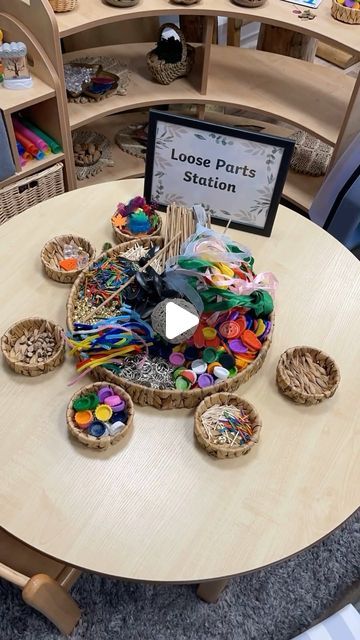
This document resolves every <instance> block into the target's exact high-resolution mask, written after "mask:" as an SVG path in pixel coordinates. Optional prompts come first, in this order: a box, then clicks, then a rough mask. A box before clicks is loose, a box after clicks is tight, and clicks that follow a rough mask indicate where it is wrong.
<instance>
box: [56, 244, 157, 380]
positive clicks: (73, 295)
mask: <svg viewBox="0 0 360 640" xmlns="http://www.w3.org/2000/svg"><path fill="white" fill-rule="evenodd" d="M137 244H140V245H143V246H144V247H150V244H155V245H157V246H159V247H163V246H164V238H162V237H161V236H153V237H152V238H151V239H150V238H149V237H147V238H143V239H140V240H130V241H129V242H124V243H123V244H118V245H116V247H113V248H112V249H109V250H108V251H106V252H105V253H102V254H101V255H100V256H99V257H98V258H96V259H97V260H99V259H100V258H101V257H102V256H104V255H106V256H107V257H108V258H113V257H116V256H122V255H123V254H124V253H126V251H128V250H129V249H132V248H133V247H134V246H135V245H137ZM89 266H91V265H89ZM87 271H88V270H87V269H85V270H83V271H82V272H81V273H80V275H79V276H78V278H77V279H76V280H75V282H74V284H73V286H72V287H71V290H70V294H69V298H68V301H67V305H66V324H67V326H68V329H69V331H73V330H74V310H75V303H76V301H77V299H78V296H79V290H80V288H81V287H82V285H83V283H84V280H85V278H86V273H87ZM115 384H116V383H115Z"/></svg>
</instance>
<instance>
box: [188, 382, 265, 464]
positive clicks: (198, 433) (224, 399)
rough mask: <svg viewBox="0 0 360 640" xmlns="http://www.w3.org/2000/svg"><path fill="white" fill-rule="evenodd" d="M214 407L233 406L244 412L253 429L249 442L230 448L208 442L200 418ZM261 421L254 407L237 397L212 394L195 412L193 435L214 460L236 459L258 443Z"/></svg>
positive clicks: (225, 394)
mask: <svg viewBox="0 0 360 640" xmlns="http://www.w3.org/2000/svg"><path fill="white" fill-rule="evenodd" d="M214 405H233V406H235V407H239V408H240V409H243V410H244V411H246V414H247V416H248V418H249V422H250V423H251V426H252V428H253V435H252V437H251V440H250V442H248V443H246V444H243V445H240V446H239V445H235V446H231V444H227V443H226V444H215V443H212V442H210V441H209V438H208V437H207V434H206V432H205V430H204V428H203V425H202V419H201V416H202V414H203V413H205V411H207V409H210V407H213V406H214ZM261 427H262V424H261V419H260V417H259V414H258V413H257V411H256V409H255V407H254V406H253V405H252V404H250V402H248V401H247V400H244V398H240V397H239V396H237V395H234V394H231V393H214V394H213V395H212V396H209V397H208V398H205V400H203V401H202V402H201V403H200V404H199V406H198V408H197V409H196V411H195V419H194V434H195V437H196V439H197V441H198V443H199V445H200V446H201V447H202V448H203V449H205V451H206V452H207V453H208V454H209V455H211V456H215V457H216V458H222V459H224V458H237V457H238V456H241V455H245V454H247V453H249V451H251V449H252V447H253V446H254V444H256V443H257V442H258V441H259V437H260V431H261Z"/></svg>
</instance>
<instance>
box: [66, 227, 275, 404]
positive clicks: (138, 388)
mask: <svg viewBox="0 0 360 640" xmlns="http://www.w3.org/2000/svg"><path fill="white" fill-rule="evenodd" d="M150 242H155V243H156V244H159V246H163V244H164V238H162V237H161V236H160V237H159V236H154V237H153V238H151V239H150V238H144V239H143V240H140V241H138V240H132V241H131V242H128V243H124V244H119V245H117V246H116V247H114V248H113V249H109V251H106V252H105V255H107V256H108V257H114V256H118V255H123V254H124V253H125V251H127V250H128V249H130V248H132V247H133V246H134V245H135V244H137V243H141V244H144V246H149V245H150ZM103 255H104V254H103ZM100 257H101V256H99V258H100ZM85 278H86V271H83V272H82V273H81V274H80V276H79V277H78V278H77V280H76V281H75V282H74V284H73V286H72V288H71V291H70V295H69V298H68V302H67V308H66V312H67V313H66V322H67V326H68V329H69V331H73V330H74V324H73V323H74V310H75V303H76V300H77V299H78V294H79V290H80V288H81V286H82V285H83V282H84V279H85ZM270 319H271V321H272V326H271V331H270V332H269V334H268V336H267V337H266V339H265V340H264V343H263V346H262V348H261V351H260V352H259V353H258V355H257V357H256V358H255V360H253V361H252V362H251V363H249V364H248V366H247V367H246V368H245V369H243V370H242V371H240V372H239V373H238V374H237V375H236V376H234V377H233V378H227V380H224V381H223V382H219V383H217V384H215V385H212V386H210V387H205V388H204V389H192V390H189V391H180V390H178V389H150V388H149V387H144V386H142V385H140V384H136V383H134V382H132V381H129V380H126V379H125V378H121V377H120V376H117V375H115V374H114V373H112V372H111V371H108V370H107V369H105V368H104V367H95V368H94V369H93V370H92V371H91V375H92V376H93V377H94V378H95V380H104V381H107V382H110V383H112V384H118V385H120V386H122V387H123V388H124V389H125V390H126V391H127V392H128V393H129V394H130V396H131V397H132V399H133V401H134V402H135V403H136V404H139V405H140V406H146V405H150V406H153V407H155V408H157V409H183V408H184V407H185V408H188V409H190V408H192V407H197V406H198V404H199V402H201V400H203V399H204V398H206V397H207V396H210V395H211V394H213V393H217V392H222V391H227V392H230V391H235V390H236V389H237V388H238V387H239V386H240V385H241V384H244V383H245V382H247V381H248V380H249V379H250V378H251V376H253V375H254V374H255V373H256V372H257V371H258V370H259V369H260V368H261V367H262V365H263V362H264V360H265V358H266V354H267V352H268V350H269V347H270V344H271V340H272V334H273V331H274V314H272V315H271V316H270Z"/></svg>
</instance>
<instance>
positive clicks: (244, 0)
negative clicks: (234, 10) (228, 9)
mask: <svg viewBox="0 0 360 640" xmlns="http://www.w3.org/2000/svg"><path fill="white" fill-rule="evenodd" d="M232 2H233V3H234V4H237V5H238V6H239V7H250V9H256V8H257V7H261V5H263V4H265V2H266V0H232Z"/></svg>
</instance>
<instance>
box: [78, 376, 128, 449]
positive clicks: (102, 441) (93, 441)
mask: <svg viewBox="0 0 360 640" xmlns="http://www.w3.org/2000/svg"><path fill="white" fill-rule="evenodd" d="M108 386H111V387H112V389H113V390H114V392H116V393H117V394H118V395H119V396H121V398H122V399H123V400H125V404H126V411H127V413H128V420H127V423H126V425H125V427H124V428H123V430H122V431H120V432H119V433H117V434H115V435H114V436H111V435H104V436H102V437H101V438H96V437H95V436H92V435H90V434H89V433H86V431H84V430H82V429H79V428H78V427H77V426H76V423H75V421H74V415H75V411H74V409H73V408H72V407H73V403H74V401H75V400H76V399H77V398H79V397H80V396H83V395H85V394H87V393H97V392H98V391H99V389H101V388H102V387H108ZM66 422H67V426H68V430H69V433H70V434H71V435H72V436H73V437H74V438H76V440H79V442H81V444H84V445H85V446H86V447H90V448H91V449H101V450H104V449H107V448H108V447H110V445H113V444H116V443H117V442H119V441H120V440H122V439H123V438H124V437H125V436H126V435H127V434H128V433H129V431H130V429H131V427H132V425H133V422H134V405H133V403H132V401H131V398H130V396H129V395H128V394H127V393H126V392H125V391H124V389H122V388H121V387H119V386H118V385H115V384H111V385H109V384H108V383H104V382H95V383H94V384H89V385H87V386H86V387H82V388H81V389H80V390H78V391H76V393H74V395H73V396H72V398H71V399H70V402H69V404H68V407H67V410H66Z"/></svg>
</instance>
